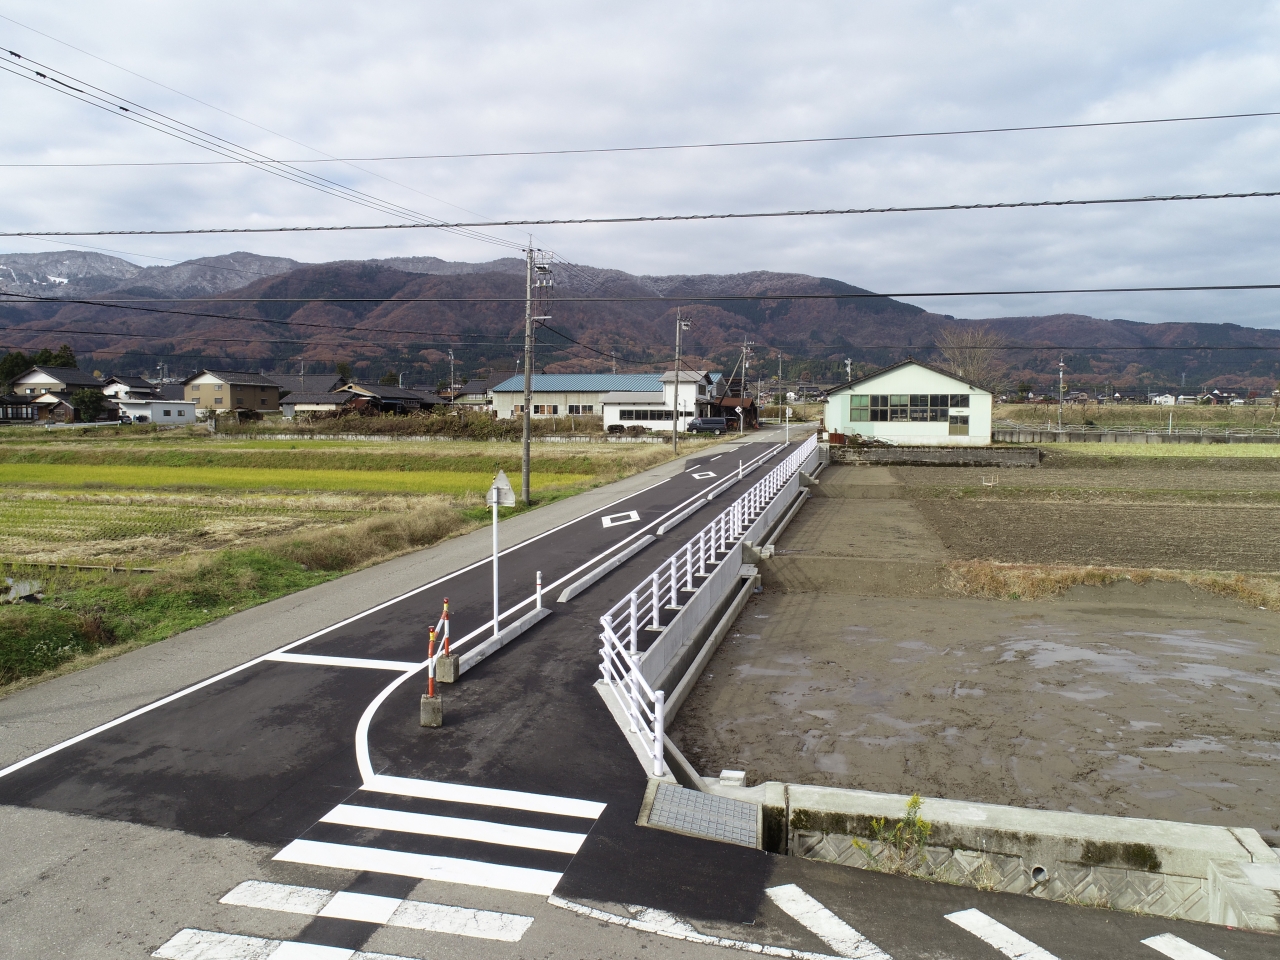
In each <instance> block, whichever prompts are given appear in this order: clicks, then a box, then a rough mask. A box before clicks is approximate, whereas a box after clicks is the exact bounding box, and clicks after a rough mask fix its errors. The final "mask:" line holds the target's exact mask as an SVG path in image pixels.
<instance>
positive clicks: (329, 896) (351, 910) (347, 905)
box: [221, 880, 533, 943]
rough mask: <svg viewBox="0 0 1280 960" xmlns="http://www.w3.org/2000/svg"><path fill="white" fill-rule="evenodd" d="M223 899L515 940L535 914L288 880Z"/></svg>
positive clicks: (247, 885) (256, 883)
mask: <svg viewBox="0 0 1280 960" xmlns="http://www.w3.org/2000/svg"><path fill="white" fill-rule="evenodd" d="M221 902H222V903H227V904H231V905H233V906H238V907H255V908H257V909H259V910H275V911H278V912H283V913H301V914H305V915H306V916H312V917H316V916H319V917H338V918H340V919H344V920H364V921H366V922H371V923H381V924H385V925H387V926H390V927H404V928H406V929H409V930H427V931H430V932H432V933H451V934H454V935H455V936H459V937H474V938H476V939H479V940H502V941H505V942H507V943H516V942H517V941H519V940H520V938H521V937H523V936H524V935H525V933H527V932H528V930H529V928H530V927H531V926H533V917H524V916H521V915H519V914H515V913H496V912H494V911H492V910H472V909H470V908H467V907H455V906H451V905H449V904H445V903H427V902H425V901H422V900H397V899H396V898H394V897H375V896H372V895H370V894H365V893H350V892H346V891H344V892H342V893H337V894H335V893H333V892H332V891H331V890H321V889H318V888H316V887H295V886H291V885H289V884H285V883H267V882H266V881H263V880H246V881H245V882H244V883H242V884H240V885H239V886H237V887H236V888H235V889H234V890H232V891H231V892H230V893H228V894H227V895H226V896H225V897H223V898H222V901H221Z"/></svg>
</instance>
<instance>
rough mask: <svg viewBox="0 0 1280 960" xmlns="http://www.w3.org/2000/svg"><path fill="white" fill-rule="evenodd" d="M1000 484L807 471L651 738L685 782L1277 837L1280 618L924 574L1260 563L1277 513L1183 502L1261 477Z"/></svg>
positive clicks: (1077, 476) (1225, 606)
mask: <svg viewBox="0 0 1280 960" xmlns="http://www.w3.org/2000/svg"><path fill="white" fill-rule="evenodd" d="M1014 473H1015V471H1004V472H1002V476H1001V482H1000V487H999V488H991V487H986V488H984V487H983V485H982V483H981V477H982V475H983V471H981V470H960V469H955V470H953V469H929V468H918V469H911V470H903V469H888V468H863V467H836V468H831V469H828V470H826V471H825V472H824V473H823V475H822V478H821V479H822V483H821V485H820V487H821V493H820V494H819V495H818V496H817V498H815V499H814V500H811V501H810V502H809V503H808V504H807V505H806V506H805V507H804V508H803V509H802V510H801V512H800V514H799V515H798V516H797V518H796V520H795V521H794V522H793V523H792V525H791V527H790V528H789V529H788V530H787V532H786V533H785V534H784V536H783V537H782V538H781V540H780V541H779V544H778V547H779V554H778V556H777V557H776V558H774V559H773V560H770V561H766V562H765V563H764V564H763V565H762V568H761V569H762V574H763V577H764V586H765V589H764V592H763V594H762V595H761V596H760V597H758V598H756V599H754V600H753V601H752V602H751V603H750V604H749V605H748V607H747V609H746V610H745V611H744V613H743V614H742V616H741V617H740V618H739V620H738V621H737V623H736V624H735V626H734V629H733V631H731V635H730V636H729V637H728V638H727V639H726V640H725V642H724V643H723V644H722V645H721V647H720V649H719V650H718V651H717V653H716V655H715V656H714V657H713V659H712V661H711V663H710V664H709V666H708V668H707V671H706V673H705V674H704V676H703V678H702V680H701V681H700V682H699V684H698V686H697V688H695V691H694V693H693V695H692V696H691V697H690V699H689V700H688V701H687V702H686V704H685V705H684V706H683V707H682V708H681V711H680V713H679V715H678V717H677V718H676V720H675V723H674V724H673V726H672V730H671V735H672V738H673V739H674V740H675V741H676V743H677V744H679V745H680V746H681V747H682V749H683V750H684V751H685V753H686V755H687V756H688V757H689V759H690V760H691V761H692V762H693V763H694V765H695V767H697V768H698V769H699V770H700V771H701V772H702V773H704V774H706V775H712V776H713V775H716V774H718V773H719V771H720V770H721V769H725V768H733V769H746V770H747V771H748V777H749V782H752V783H755V782H760V781H762V780H782V781H788V782H794V783H815V784H824V785H831V786H844V787H857V788H861V789H866V790H874V791H887V792H894V793H907V794H909V793H912V792H915V791H918V792H920V793H921V794H923V795H926V796H936V797H950V798H954V799H965V800H974V801H985V802H990V803H1003V804H1012V805H1017V806H1029V807H1038V808H1046V809H1060V810H1077V811H1080V812H1085V813H1103V814H1113V815H1122V816H1141V817H1153V818H1157V819H1170V820H1185V821H1191V822H1199V823H1214V824H1227V825H1231V826H1237V825H1238V826H1251V827H1254V828H1256V829H1258V830H1260V831H1262V832H1264V833H1265V834H1267V835H1268V836H1270V837H1271V838H1272V842H1273V843H1280V615H1278V614H1277V613H1276V612H1273V611H1272V610H1264V609H1258V608H1257V607H1252V606H1248V605H1246V604H1244V603H1241V602H1239V601H1237V600H1231V599H1224V598H1221V597H1215V596H1212V595H1209V594H1207V593H1204V592H1202V591H1199V590H1197V589H1195V588H1193V587H1190V586H1187V585H1186V584H1182V583H1155V582H1152V583H1146V584H1143V585H1137V584H1133V583H1121V584H1117V585H1112V586H1106V587H1078V588H1074V589H1072V590H1071V591H1070V592H1068V593H1067V594H1065V595H1063V596H1061V597H1059V598H1057V599H1054V600H1043V601H1034V602H1032V601H1018V600H1013V601H1010V600H982V599H969V598H959V597H955V596H948V595H947V594H946V593H944V591H943V590H942V589H941V588H940V587H934V586H931V584H933V583H941V581H935V580H931V579H930V571H934V570H937V569H940V568H941V566H942V565H945V564H946V563H947V562H948V561H954V560H959V559H969V558H973V559H994V560H1009V561H1023V562H1031V563H1035V562H1053V563H1078V564H1084V563H1106V564H1116V565H1125V566H1132V567H1144V566H1154V567H1162V568H1173V569H1182V570H1264V571H1276V570H1278V569H1280V523H1278V522H1277V521H1280V507H1276V508H1272V507H1269V506H1267V505H1266V504H1265V503H1259V502H1257V501H1254V502H1253V503H1249V504H1241V505H1237V504H1236V503H1233V502H1231V500H1230V499H1229V498H1228V499H1227V501H1226V502H1210V503H1205V502H1204V501H1203V497H1204V495H1206V494H1209V493H1212V494H1214V495H1217V494H1221V493H1224V492H1226V493H1229V492H1230V491H1231V490H1237V491H1242V492H1244V491H1262V492H1263V493H1266V492H1268V491H1275V490H1276V489H1277V488H1280V483H1278V482H1277V481H1278V480H1280V473H1277V472H1276V471H1275V470H1274V469H1273V468H1272V469H1266V470H1255V471H1247V472H1246V471H1241V472H1238V473H1237V472H1234V471H1232V470H1230V469H1223V468H1221V467H1215V466H1206V465H1204V464H1200V465H1199V466H1197V467H1195V468H1191V467H1188V468H1187V470H1185V471H1161V470H1150V469H1146V468H1145V467H1142V466H1137V467H1135V466H1132V465H1124V464H1122V465H1120V466H1118V467H1117V466H1116V465H1114V464H1110V465H1106V464H1104V465H1101V466H1100V467H1098V468H1090V467H1087V466H1080V465H1078V464H1075V465H1071V466H1069V467H1067V466H1065V465H1064V466H1063V467H1062V468H1059V469H1036V470H1027V471H1017V472H1016V473H1017V476H1016V479H1015V478H1014V477H1012V476H1009V475H1011V474H1014ZM986 475H987V476H990V475H991V471H987V472H986ZM1006 477H1008V479H1006ZM1104 488H1106V489H1111V490H1113V491H1116V492H1115V495H1114V496H1115V501H1116V502H1104V501H1103V499H1102V498H1101V497H1100V496H1098V491H1100V490H1102V489H1104ZM1082 491H1094V495H1093V498H1092V500H1091V498H1090V496H1088V495H1086V494H1083V493H1081V492H1082ZM1157 491H1159V493H1158V496H1159V498H1160V502H1151V501H1149V500H1147V501H1145V502H1143V499H1142V498H1144V497H1148V496H1153V495H1157ZM1055 498H1056V499H1055ZM1126 499H1127V500H1128V502H1124V501H1125V500H1126ZM1135 501H1137V502H1135ZM841 571H845V572H846V573H845V574H844V575H842V574H841Z"/></svg>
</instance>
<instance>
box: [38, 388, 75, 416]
mask: <svg viewBox="0 0 1280 960" xmlns="http://www.w3.org/2000/svg"><path fill="white" fill-rule="evenodd" d="M31 406H33V407H34V408H35V410H36V419H37V420H44V421H48V422H51V423H73V422H74V421H75V419H76V408H75V407H73V406H72V405H71V401H70V400H68V399H67V398H66V397H65V396H62V395H60V394H57V393H42V394H40V396H38V397H35V398H34V399H32V401H31Z"/></svg>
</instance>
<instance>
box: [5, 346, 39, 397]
mask: <svg viewBox="0 0 1280 960" xmlns="http://www.w3.org/2000/svg"><path fill="white" fill-rule="evenodd" d="M33 366H35V364H33V363H32V362H31V358H30V357H28V356H27V355H26V354H25V353H23V352H22V351H20V350H14V351H13V352H11V353H6V354H5V355H4V356H3V357H0V393H8V392H9V390H10V386H11V384H12V383H13V381H14V380H15V379H16V378H17V377H19V376H20V375H21V374H23V373H26V372H27V371H28V370H30V369H31V368H32V367H33Z"/></svg>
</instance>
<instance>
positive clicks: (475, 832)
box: [320, 803, 587, 853]
mask: <svg viewBox="0 0 1280 960" xmlns="http://www.w3.org/2000/svg"><path fill="white" fill-rule="evenodd" d="M320 820H321V822H322V823H340V824H342V825H344V826H348V827H363V828H365V829H369V830H393V831H395V832H397V833H416V834H419V835H422V836H428V837H452V838H454V839H456V840H478V841H480V842H481V843H498V844H502V845H503V846H508V847H524V848H526V849H529V850H551V851H554V852H556V853H577V852H578V848H579V847H581V846H582V841H583V840H585V839H587V835H586V834H585V833H566V832H564V831H561V830H540V829H537V828H535V827H515V826H511V825H509V824H505V823H490V822H489V821H487V820H463V819H460V818H458V817H438V816H433V815H431V814H425V813H405V812H402V811H400V810H383V809H381V808H380V807H359V806H353V805H351V804H345V803H343V804H339V805H338V806H336V807H334V808H333V809H332V810H330V811H329V812H328V813H326V814H325V815H324V816H323V817H321V818H320Z"/></svg>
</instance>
